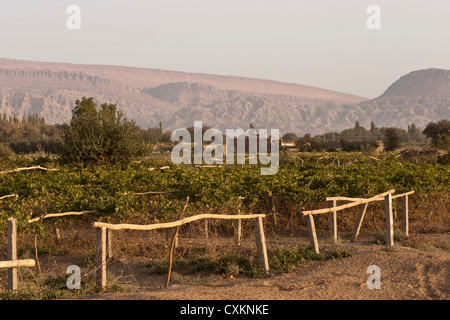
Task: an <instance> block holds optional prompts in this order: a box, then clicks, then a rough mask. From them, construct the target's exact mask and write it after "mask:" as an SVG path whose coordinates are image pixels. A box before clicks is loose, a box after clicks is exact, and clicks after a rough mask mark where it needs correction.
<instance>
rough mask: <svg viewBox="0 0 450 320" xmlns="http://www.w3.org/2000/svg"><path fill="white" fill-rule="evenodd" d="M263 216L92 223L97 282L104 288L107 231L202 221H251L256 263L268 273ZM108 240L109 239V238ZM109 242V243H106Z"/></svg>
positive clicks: (205, 215)
mask: <svg viewBox="0 0 450 320" xmlns="http://www.w3.org/2000/svg"><path fill="white" fill-rule="evenodd" d="M264 217H265V215H264V214H250V215H222V214H200V215H196V216H192V217H188V218H184V219H181V220H177V221H174V222H167V223H156V224H150V225H136V224H109V223H102V222H95V223H93V225H92V226H93V227H94V228H97V260H96V261H97V282H98V285H99V286H100V287H102V288H104V287H106V284H107V283H106V261H107V252H108V250H110V248H111V243H110V241H108V237H107V234H108V231H109V232H110V231H111V230H141V231H144V230H157V229H167V228H175V227H179V226H181V225H184V224H187V223H190V222H194V221H197V220H203V219H223V220H237V221H240V220H243V219H253V222H254V231H255V240H256V248H257V250H258V262H259V264H260V266H261V267H262V268H264V270H265V271H266V272H269V260H268V256H267V248H266V240H265V236H264V227H263V220H262V218H264ZM109 239H111V238H110V237H109ZM108 242H109V243H108Z"/></svg>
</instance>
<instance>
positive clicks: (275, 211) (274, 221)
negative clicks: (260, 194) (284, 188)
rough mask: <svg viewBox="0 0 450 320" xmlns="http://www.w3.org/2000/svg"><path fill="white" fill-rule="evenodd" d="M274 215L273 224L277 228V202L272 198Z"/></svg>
mask: <svg viewBox="0 0 450 320" xmlns="http://www.w3.org/2000/svg"><path fill="white" fill-rule="evenodd" d="M272 214H273V224H274V225H275V227H276V226H277V214H278V213H277V208H276V207H275V200H274V199H273V197H272Z"/></svg>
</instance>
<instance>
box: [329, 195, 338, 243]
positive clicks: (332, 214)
mask: <svg viewBox="0 0 450 320" xmlns="http://www.w3.org/2000/svg"><path fill="white" fill-rule="evenodd" d="M329 205H330V208H334V207H336V200H331V201H330V202H329ZM330 228H331V235H332V236H333V242H334V243H337V212H336V211H332V212H330Z"/></svg>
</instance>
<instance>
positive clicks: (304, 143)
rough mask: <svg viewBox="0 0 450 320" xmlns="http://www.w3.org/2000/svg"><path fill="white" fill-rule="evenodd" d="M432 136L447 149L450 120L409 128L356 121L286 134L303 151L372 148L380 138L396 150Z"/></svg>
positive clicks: (440, 146) (375, 146) (387, 146)
mask: <svg viewBox="0 0 450 320" xmlns="http://www.w3.org/2000/svg"><path fill="white" fill-rule="evenodd" d="M429 139H431V142H432V145H433V146H435V147H439V148H443V149H447V148H448V146H449V142H448V139H450V134H449V121H448V120H440V121H438V122H436V123H434V122H431V123H429V124H428V125H427V126H426V128H425V129H424V130H423V131H422V130H421V129H420V128H418V127H417V126H416V125H415V124H414V123H413V124H411V125H408V127H407V130H404V129H400V128H394V127H390V128H385V127H382V128H377V127H376V125H375V124H374V122H373V121H372V122H371V126H370V129H369V130H367V129H365V128H364V127H362V126H360V124H359V122H358V121H357V122H356V123H355V126H354V128H350V129H345V130H343V131H341V132H328V133H325V134H323V135H316V136H314V137H312V136H311V134H306V135H304V136H303V137H298V136H297V135H296V134H295V133H286V134H285V135H283V141H286V142H291V143H292V142H295V143H296V146H297V147H298V148H299V150H300V151H323V150H328V151H334V150H336V149H338V148H340V149H342V150H343V151H371V150H374V149H376V148H378V147H379V143H378V141H382V142H383V144H384V147H385V149H386V150H388V151H390V150H395V149H397V148H399V147H400V145H401V144H425V143H427V142H428V140H429Z"/></svg>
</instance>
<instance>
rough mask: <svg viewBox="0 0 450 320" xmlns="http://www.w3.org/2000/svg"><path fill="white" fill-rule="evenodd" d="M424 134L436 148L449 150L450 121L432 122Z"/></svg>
mask: <svg viewBox="0 0 450 320" xmlns="http://www.w3.org/2000/svg"><path fill="white" fill-rule="evenodd" d="M423 134H425V135H426V136H427V137H428V138H430V139H431V142H432V144H433V145H434V146H436V147H440V148H445V149H447V148H449V142H448V141H449V139H450V138H449V137H450V121H449V120H446V119H444V120H439V121H438V122H430V123H428V124H427V126H426V127H425V129H424V130H423Z"/></svg>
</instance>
